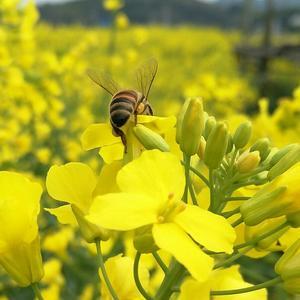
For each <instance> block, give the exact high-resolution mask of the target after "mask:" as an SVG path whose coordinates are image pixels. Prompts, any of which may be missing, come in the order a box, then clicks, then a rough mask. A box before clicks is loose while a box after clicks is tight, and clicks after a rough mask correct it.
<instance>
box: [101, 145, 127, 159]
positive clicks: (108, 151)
mask: <svg viewBox="0 0 300 300" xmlns="http://www.w3.org/2000/svg"><path fill="white" fill-rule="evenodd" d="M99 154H100V156H101V157H102V158H103V160H104V162H105V163H106V164H110V163H112V162H113V161H115V160H120V159H122V158H123V155H124V146H123V144H122V143H120V142H118V143H114V144H111V145H108V146H104V147H102V148H101V149H100V150H99Z"/></svg>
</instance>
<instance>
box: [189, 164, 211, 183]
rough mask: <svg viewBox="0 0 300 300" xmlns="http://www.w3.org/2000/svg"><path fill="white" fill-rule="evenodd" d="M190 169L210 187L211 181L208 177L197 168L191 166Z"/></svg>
mask: <svg viewBox="0 0 300 300" xmlns="http://www.w3.org/2000/svg"><path fill="white" fill-rule="evenodd" d="M190 170H191V171H192V172H193V173H194V174H196V175H197V176H198V177H199V178H200V179H201V180H202V181H203V182H204V183H205V184H206V185H207V186H208V187H209V181H208V180H207V178H206V177H205V176H204V175H203V174H201V173H200V172H199V171H198V170H197V169H195V168H193V167H191V166H190Z"/></svg>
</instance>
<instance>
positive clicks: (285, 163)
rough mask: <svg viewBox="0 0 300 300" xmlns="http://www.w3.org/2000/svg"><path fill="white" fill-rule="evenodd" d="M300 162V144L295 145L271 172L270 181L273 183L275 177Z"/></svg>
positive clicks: (269, 174)
mask: <svg viewBox="0 0 300 300" xmlns="http://www.w3.org/2000/svg"><path fill="white" fill-rule="evenodd" d="M299 161H300V144H298V145H295V146H294V147H293V148H292V149H291V150H290V151H289V152H288V153H286V154H285V155H284V156H283V157H282V158H281V159H280V160H279V161H278V162H277V163H276V164H275V165H274V166H273V167H272V168H271V169H270V171H269V173H268V179H269V181H272V180H273V179H274V178H275V177H277V176H279V175H281V174H282V173H284V172H285V171H287V170H288V169H289V168H291V167H292V166H293V165H295V164H296V163H297V162H299Z"/></svg>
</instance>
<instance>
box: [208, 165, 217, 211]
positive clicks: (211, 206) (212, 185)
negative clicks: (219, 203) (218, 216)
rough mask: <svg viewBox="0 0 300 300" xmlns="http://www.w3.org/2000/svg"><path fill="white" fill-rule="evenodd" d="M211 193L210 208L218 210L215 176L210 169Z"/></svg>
mask: <svg viewBox="0 0 300 300" xmlns="http://www.w3.org/2000/svg"><path fill="white" fill-rule="evenodd" d="M209 193H210V205H209V210H210V211H212V212H216V203H215V199H214V198H215V197H214V176H213V170H212V169H210V170H209Z"/></svg>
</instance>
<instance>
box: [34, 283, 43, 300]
mask: <svg viewBox="0 0 300 300" xmlns="http://www.w3.org/2000/svg"><path fill="white" fill-rule="evenodd" d="M31 288H32V290H33V292H34V295H35V297H36V298H37V299H38V300H44V298H43V296H42V293H41V291H40V288H39V284H38V283H37V282H34V283H32V284H31Z"/></svg>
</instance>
